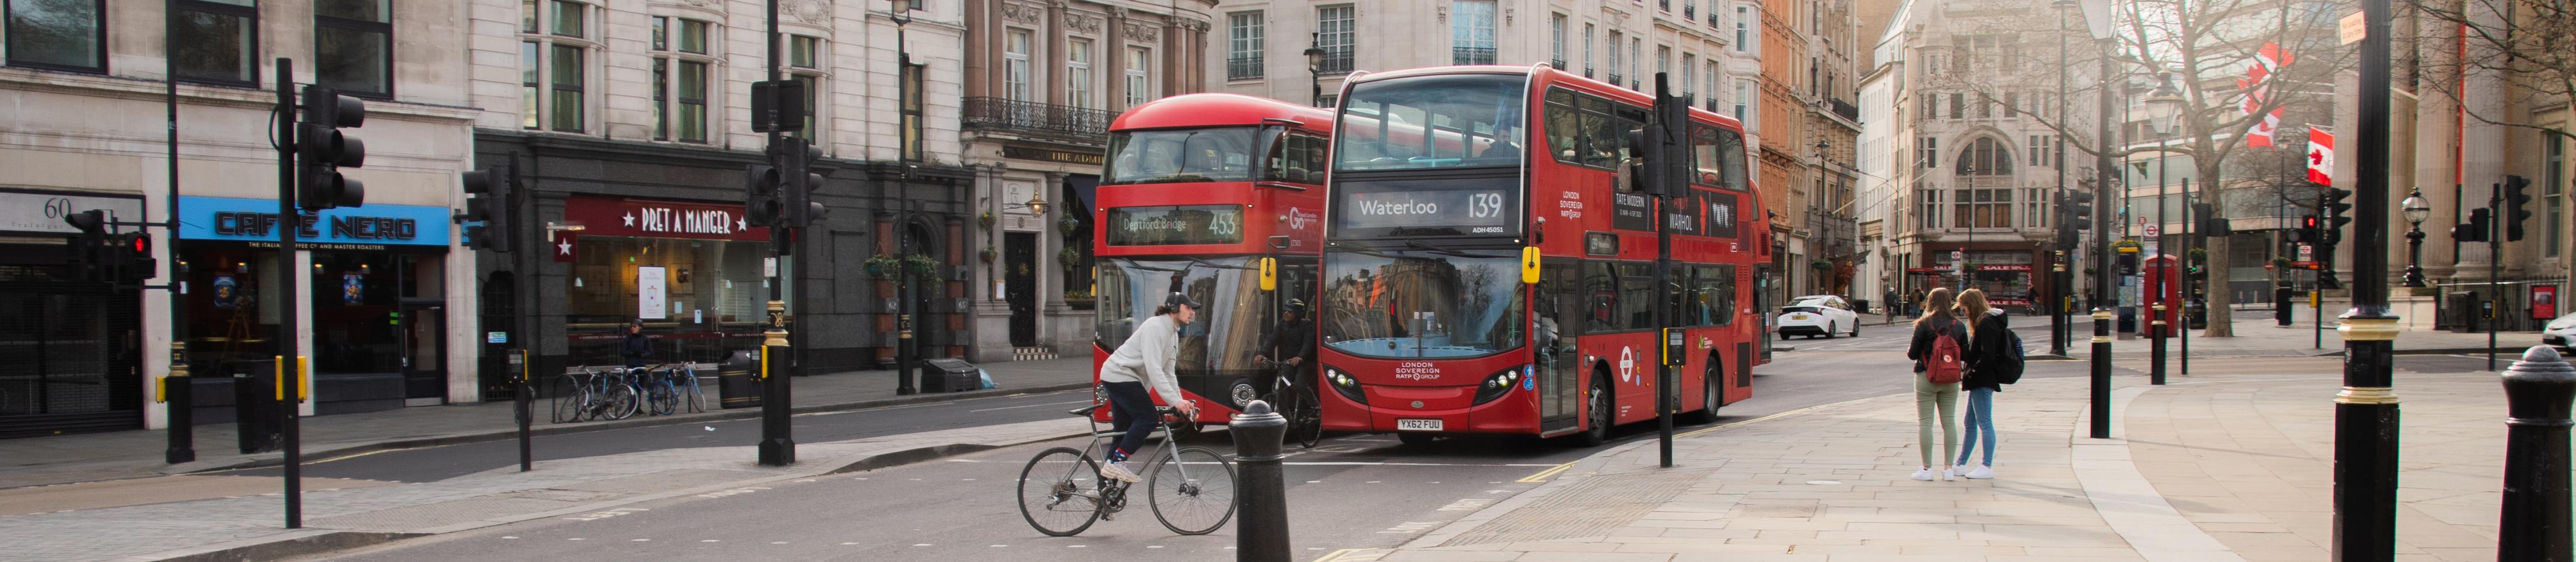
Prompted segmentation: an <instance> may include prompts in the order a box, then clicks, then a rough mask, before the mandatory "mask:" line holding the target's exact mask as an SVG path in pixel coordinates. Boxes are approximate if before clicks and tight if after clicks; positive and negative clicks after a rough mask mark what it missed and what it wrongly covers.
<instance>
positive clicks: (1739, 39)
mask: <svg viewBox="0 0 2576 562" xmlns="http://www.w3.org/2000/svg"><path fill="white" fill-rule="evenodd" d="M1752 21H1753V8H1751V7H1748V6H1736V7H1735V52H1738V53H1741V52H1745V50H1746V49H1751V48H1753V28H1752V27H1751V25H1752Z"/></svg>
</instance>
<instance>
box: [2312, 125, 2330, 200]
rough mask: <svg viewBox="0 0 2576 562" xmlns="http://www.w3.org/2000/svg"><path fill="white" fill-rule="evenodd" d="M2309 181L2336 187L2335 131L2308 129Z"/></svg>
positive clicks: (2322, 128)
mask: <svg viewBox="0 0 2576 562" xmlns="http://www.w3.org/2000/svg"><path fill="white" fill-rule="evenodd" d="M2308 181H2309V182H2312V183H2315V184H2317V185H2334V131H2331V130H2327V129H2326V128H2325V127H2319V126H2314V125H2310V126H2309V127H2308Z"/></svg>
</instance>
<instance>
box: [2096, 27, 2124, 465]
mask: <svg viewBox="0 0 2576 562" xmlns="http://www.w3.org/2000/svg"><path fill="white" fill-rule="evenodd" d="M2110 43H2111V42H2110V41H2107V40H2105V41H2100V45H2099V46H2098V48H2097V50H2099V51H2101V53H2100V55H2101V56H2100V58H2101V63H2102V69H2101V74H2100V76H2099V78H2100V79H2101V83H2102V86H2103V87H2102V91H2101V92H2100V93H2099V94H2098V95H2096V96H2094V97H2095V98H2098V99H2097V101H2098V102H2099V103H2098V106H2097V107H2096V108H2095V111H2096V113H2094V116H2095V117H2097V118H2098V119H2097V121H2099V122H2100V123H2101V129H2099V130H2098V131H2097V132H2096V133H2095V134H2094V136H2093V138H2094V139H2095V140H2094V149H2093V171H2094V173H2095V174H2097V176H2096V178H2095V179H2094V184H2093V233H2094V237H2093V295H2094V298H2093V300H2094V304H2093V356H2092V358H2091V359H2092V363H2093V365H2092V366H2093V373H2092V375H2093V377H2092V379H2093V380H2092V388H2091V393H2090V395H2091V396H2090V398H2091V404H2090V406H2091V411H2092V420H2093V421H2092V427H2091V435H2092V437H2093V438H2094V439H2109V438H2111V309H2110V308H2106V307H2104V306H2102V303H2103V302H2117V300H2118V299H2117V297H2115V296H2114V295H2112V293H2111V223H2110V220H2111V189H2112V188H2111V143H2110V139H2111V89H2110V85H2111V47H2110Z"/></svg>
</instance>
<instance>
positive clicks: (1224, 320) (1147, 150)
mask: <svg viewBox="0 0 2576 562" xmlns="http://www.w3.org/2000/svg"><path fill="white" fill-rule="evenodd" d="M1332 120H1333V114H1332V112H1331V111H1327V110H1324V109H1319V108H1314V107H1308V106H1303V105H1297V104H1291V103H1286V102H1281V101H1278V100H1271V99H1264V98H1256V97H1251V96H1242V95H1235V94H1189V95H1181V96H1173V97H1169V98H1163V99H1160V100H1155V101H1152V102H1148V103H1146V104H1143V105H1138V106H1136V107H1134V108H1132V109H1129V110H1127V112H1126V113H1125V114H1123V115H1120V116H1118V120H1117V121H1115V122H1113V123H1111V125H1110V133H1109V161H1108V162H1107V163H1106V166H1104V171H1103V173H1102V175H1101V180H1100V191H1099V210H1097V211H1095V212H1094V213H1093V215H1092V220H1093V223H1092V224H1095V225H1099V228H1098V229H1096V232H1098V234H1097V235H1095V236H1094V237H1093V243H1092V252H1093V255H1094V256H1097V257H1098V262H1097V263H1098V265H1097V267H1096V269H1095V270H1094V272H1093V273H1094V275H1096V276H1097V280H1096V281H1095V283H1094V287H1095V291H1097V294H1098V299H1097V301H1096V302H1095V304H1096V311H1097V313H1096V321H1097V324H1096V325H1095V333H1096V334H1097V335H1096V339H1095V340H1094V341H1093V344H1094V345H1096V346H1097V348H1096V349H1094V350H1093V354H1092V377H1093V380H1094V381H1097V380H1098V378H1099V375H1100V365H1101V363H1102V362H1104V361H1106V360H1107V359H1108V357H1109V354H1110V353H1111V352H1112V351H1115V350H1117V349H1118V346H1119V345H1120V344H1122V343H1125V342H1126V341H1127V337H1128V336H1129V335H1131V334H1132V333H1133V332H1134V330H1135V326H1136V324H1138V323H1140V322H1143V321H1144V320H1145V319H1146V318H1148V317H1150V316H1151V315H1152V314H1153V312H1154V308H1155V307H1156V306H1157V305H1160V304H1162V302H1163V297H1164V296H1165V295H1167V294H1169V293H1171V292H1174V291H1181V292H1187V293H1189V295H1190V297H1191V298H1192V299H1193V300H1196V301H1198V302H1199V303H1201V304H1204V305H1206V310H1202V311H1200V312H1199V314H1198V320H1197V321H1196V322H1194V323H1192V324H1190V325H1189V326H1187V327H1184V328H1183V329H1182V331H1181V349H1180V357H1179V360H1178V361H1177V363H1178V365H1177V366H1176V367H1175V369H1174V370H1175V371H1176V374H1177V375H1178V376H1179V380H1178V382H1179V384H1180V387H1181V390H1182V392H1183V393H1186V394H1189V395H1191V397H1192V398H1191V399H1192V400H1196V401H1197V402H1198V403H1199V404H1200V405H1201V406H1202V407H1201V408H1200V409H1199V415H1198V421H1200V422H1208V423H1224V422H1225V421H1226V420H1227V419H1228V417H1229V416H1231V415H1232V414H1233V413H1234V412H1236V411H1239V410H1240V408H1241V407H1242V406H1243V405H1244V404H1246V403H1248V402H1249V401H1250V400H1252V399H1255V398H1257V397H1260V396H1262V395H1263V394H1265V393H1268V392H1269V390H1267V388H1266V387H1265V386H1264V385H1262V384H1259V383H1261V382H1265V381H1263V379H1264V378H1265V377H1263V376H1262V375H1265V374H1270V373H1274V372H1275V371H1274V370H1272V368H1270V367H1266V366H1263V365H1259V364H1256V362H1255V361H1254V360H1253V358H1254V357H1255V356H1258V355H1264V354H1265V353H1266V351H1265V350H1262V349H1259V348H1260V347H1261V346H1262V345H1263V344H1264V343H1265V342H1269V341H1271V339H1270V338H1273V337H1275V336H1276V335H1277V334H1276V333H1275V332H1276V331H1277V330H1278V329H1279V324H1280V322H1279V309H1280V307H1281V306H1282V305H1284V304H1286V303H1287V302H1288V301H1289V300H1290V299H1302V300H1304V301H1306V302H1309V303H1311V302H1314V300H1315V295H1316V292H1315V278H1316V277H1315V271H1316V251H1317V249H1319V248H1321V247H1322V246H1323V231H1324V227H1323V218H1324V215H1323V207H1324V194H1323V187H1324V186H1323V183H1324V172H1325V166H1326V160H1325V150H1327V149H1328V148H1329V140H1328V139H1329V138H1330V133H1331V127H1332ZM1265 259H1267V260H1268V261H1271V262H1272V263H1275V264H1276V265H1275V267H1276V269H1275V272H1274V273H1273V275H1275V285H1274V287H1273V288H1272V289H1271V290H1263V288H1262V287H1261V286H1260V285H1261V283H1260V279H1261V276H1262V272H1261V267H1262V263H1263V262H1264V261H1265ZM1306 326H1307V328H1308V329H1310V330H1311V329H1312V327H1313V324H1312V323H1308V324H1306ZM1310 341H1311V339H1310ZM1273 356H1274V357H1275V355H1273ZM1308 383H1311V380H1310V381H1305V382H1301V383H1300V384H1308ZM1156 400H1157V401H1158V402H1159V401H1160V398H1159V397H1158V398H1157V399H1156ZM1104 412H1105V411H1104ZM1283 413H1286V412H1283ZM1102 415H1103V416H1105V415H1106V414H1105V413H1104V414H1102ZM1309 423H1311V422H1309Z"/></svg>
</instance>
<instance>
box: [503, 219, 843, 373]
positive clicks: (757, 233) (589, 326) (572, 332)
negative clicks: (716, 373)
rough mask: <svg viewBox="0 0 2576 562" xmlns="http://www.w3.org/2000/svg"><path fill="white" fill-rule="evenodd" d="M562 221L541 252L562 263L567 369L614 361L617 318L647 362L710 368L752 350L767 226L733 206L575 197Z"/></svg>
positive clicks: (763, 295) (765, 282)
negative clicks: (642, 347)
mask: <svg viewBox="0 0 2576 562" xmlns="http://www.w3.org/2000/svg"><path fill="white" fill-rule="evenodd" d="M564 218H565V222H564V223H563V224H559V225H555V227H554V228H553V229H552V230H553V232H554V234H553V236H552V237H551V239H549V240H546V241H545V242H546V244H545V249H546V250H547V251H548V252H549V253H552V254H553V255H554V259H555V261H557V262H563V263H565V264H566V266H565V273H566V279H565V280H564V286H563V291H564V292H563V294H564V297H565V301H564V303H563V306H564V333H565V337H566V339H567V340H569V341H567V342H566V347H565V349H566V350H567V357H566V360H567V361H569V363H570V364H572V365H623V364H624V359H623V357H622V356H621V355H620V354H619V353H618V343H619V341H620V339H621V338H623V337H625V330H624V328H622V326H623V325H625V323H627V322H642V323H643V324H644V333H645V335H647V336H651V337H652V340H653V350H654V351H653V355H654V356H653V360H654V361H657V362H680V361H690V362H697V363H713V362H719V361H723V360H724V359H725V358H726V357H727V356H728V355H730V354H732V353H733V352H736V351H747V350H752V349H756V348H758V347H759V345H760V338H761V332H762V331H763V330H765V329H766V328H765V327H764V326H763V325H762V323H763V322H764V321H766V320H767V306H768V302H769V294H770V291H769V279H770V275H769V272H770V268H771V265H770V264H769V261H768V260H769V229H768V228H764V227H757V226H751V225H749V224H747V223H746V222H745V221H744V219H743V213H742V204H740V203H715V202H703V201H679V200H662V199H640V198H624V197H606V196H590V195H577V196H572V197H569V198H567V200H566V201H565V206H564ZM572 228H578V230H571V229H572ZM781 266H786V267H792V266H793V259H792V258H791V259H790V260H789V263H786V264H781ZM789 288H790V289H792V287H789Z"/></svg>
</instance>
